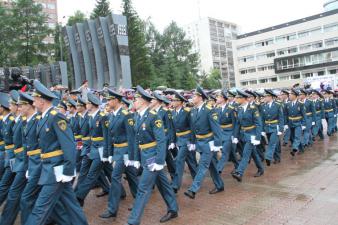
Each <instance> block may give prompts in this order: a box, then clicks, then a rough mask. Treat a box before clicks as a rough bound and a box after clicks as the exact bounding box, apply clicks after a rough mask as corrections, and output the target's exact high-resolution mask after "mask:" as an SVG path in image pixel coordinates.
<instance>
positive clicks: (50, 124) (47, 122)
mask: <svg viewBox="0 0 338 225" xmlns="http://www.w3.org/2000/svg"><path fill="white" fill-rule="evenodd" d="M34 88H35V92H34V93H33V96H34V105H35V107H36V109H37V111H39V112H41V113H42V116H41V119H40V120H39V123H38V128H37V131H36V133H37V136H38V143H39V147H40V149H41V156H40V157H41V162H42V166H41V167H42V168H41V174H40V179H39V182H38V184H39V185H40V186H41V190H40V193H39V196H38V197H37V199H36V202H35V205H34V208H33V210H32V212H31V213H30V215H29V216H28V219H27V221H26V223H25V225H37V224H45V223H46V221H47V219H48V217H49V215H50V214H51V212H52V211H53V209H54V208H55V205H56V204H57V203H58V201H60V202H61V204H62V205H63V206H64V207H65V209H66V212H67V214H68V215H69V217H68V219H69V223H71V224H81V225H82V224H88V223H87V220H86V217H85V215H84V212H83V211H82V209H81V207H80V205H79V203H78V202H77V200H76V197H75V194H74V191H73V188H72V185H71V181H72V180H73V178H74V176H75V151H74V149H75V147H76V146H75V141H74V136H73V134H72V131H71V129H70V128H69V124H68V123H67V120H66V117H65V116H63V115H62V114H61V113H58V112H57V111H56V110H55V109H54V107H53V106H52V101H53V99H54V98H56V96H55V95H54V94H53V93H52V92H51V91H50V90H49V89H48V88H46V87H45V86H44V85H43V84H41V83H40V82H39V81H38V80H34ZM28 175H29V174H28Z"/></svg>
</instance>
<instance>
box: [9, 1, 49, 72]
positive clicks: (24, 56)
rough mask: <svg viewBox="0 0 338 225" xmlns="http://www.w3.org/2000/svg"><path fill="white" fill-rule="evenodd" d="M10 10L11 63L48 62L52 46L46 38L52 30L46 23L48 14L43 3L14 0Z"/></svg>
mask: <svg viewBox="0 0 338 225" xmlns="http://www.w3.org/2000/svg"><path fill="white" fill-rule="evenodd" d="M10 11H11V15H12V16H11V17H12V18H11V19H10V21H8V22H9V24H10V26H11V27H12V32H11V35H12V36H11V41H10V42H9V45H10V47H11V51H12V52H11V53H9V56H10V57H11V56H12V58H11V60H10V61H11V63H12V64H14V65H16V66H20V65H30V64H33V65H34V64H38V63H46V62H47V61H48V57H49V55H50V54H49V53H48V51H50V50H51V46H50V45H49V44H47V43H46V42H45V41H44V40H45V38H46V37H48V35H49V34H51V32H52V30H51V29H49V27H48V25H47V24H46V21H47V16H46V15H45V14H44V13H43V12H42V6H41V4H35V2H34V1H33V0H14V1H13V2H12V8H11V10H10Z"/></svg>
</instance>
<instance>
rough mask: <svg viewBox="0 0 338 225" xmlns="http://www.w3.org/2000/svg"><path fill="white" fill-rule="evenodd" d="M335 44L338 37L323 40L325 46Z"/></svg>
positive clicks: (337, 41)
mask: <svg viewBox="0 0 338 225" xmlns="http://www.w3.org/2000/svg"><path fill="white" fill-rule="evenodd" d="M335 45H338V37H335V38H331V39H326V40H325V46H326V47H329V46H335Z"/></svg>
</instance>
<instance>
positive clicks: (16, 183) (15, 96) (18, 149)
mask: <svg viewBox="0 0 338 225" xmlns="http://www.w3.org/2000/svg"><path fill="white" fill-rule="evenodd" d="M10 94H11V104H16V105H17V113H16V118H15V125H14V126H13V143H14V154H15V156H14V157H15V158H14V159H13V163H12V165H11V167H12V172H13V173H14V174H15V178H14V180H13V182H12V184H11V186H10V188H9V191H8V195H7V201H6V204H5V206H4V209H3V211H2V215H1V220H0V224H4V225H10V224H14V222H15V219H16V216H17V214H18V212H19V204H20V197H21V193H22V191H23V189H24V188H25V185H26V179H25V173H26V168H25V163H24V148H23V145H22V124H23V122H24V120H25V119H26V118H25V117H22V116H21V112H22V111H21V104H19V93H18V92H17V91H15V90H13V91H11V92H10Z"/></svg>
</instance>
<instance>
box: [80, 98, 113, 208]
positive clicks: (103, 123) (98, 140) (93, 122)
mask: <svg viewBox="0 0 338 225" xmlns="http://www.w3.org/2000/svg"><path fill="white" fill-rule="evenodd" d="M87 97H88V102H87V109H88V110H89V112H90V114H91V115H90V118H89V130H90V133H89V136H90V137H91V146H90V151H89V159H90V160H91V165H90V168H89V171H88V174H87V176H86V178H85V179H84V180H83V182H82V183H79V184H78V188H77V191H76V197H77V199H78V201H79V202H80V205H81V206H83V204H84V199H85V198H86V196H87V194H88V193H89V192H90V190H91V189H92V188H93V187H94V186H95V185H96V183H97V181H98V179H99V177H100V176H102V174H103V167H104V166H105V165H104V162H108V155H107V153H108V142H107V141H105V140H107V139H108V125H109V121H108V117H107V115H106V114H105V113H103V112H101V111H100V108H99V107H100V104H101V101H100V100H99V98H98V97H97V96H96V95H95V94H93V93H88V94H87ZM103 191H104V192H106V193H108V192H109V187H108V188H106V189H104V190H103Z"/></svg>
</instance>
